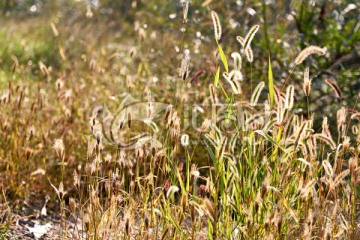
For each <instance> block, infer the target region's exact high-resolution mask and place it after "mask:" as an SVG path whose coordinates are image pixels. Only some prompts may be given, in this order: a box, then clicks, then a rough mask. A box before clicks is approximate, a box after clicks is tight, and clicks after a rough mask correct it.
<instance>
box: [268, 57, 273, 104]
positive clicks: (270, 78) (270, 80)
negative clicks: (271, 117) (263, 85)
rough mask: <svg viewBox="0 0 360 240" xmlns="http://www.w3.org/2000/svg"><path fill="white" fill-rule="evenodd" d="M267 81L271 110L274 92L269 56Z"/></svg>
mask: <svg viewBox="0 0 360 240" xmlns="http://www.w3.org/2000/svg"><path fill="white" fill-rule="evenodd" d="M268 79H269V95H270V107H271V108H273V106H274V95H275V91H274V78H273V73H272V68H271V61H270V56H269V70H268Z"/></svg>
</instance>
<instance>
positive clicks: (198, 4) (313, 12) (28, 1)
mask: <svg viewBox="0 0 360 240" xmlns="http://www.w3.org/2000/svg"><path fill="white" fill-rule="evenodd" d="M1 4H2V8H1V9H2V10H3V13H4V14H5V15H6V14H9V13H10V14H11V15H12V16H13V17H15V18H17V17H19V18H20V17H22V16H27V17H36V16H38V15H44V14H46V15H49V16H55V15H58V14H59V13H61V14H63V15H68V16H69V18H68V19H65V21H67V22H65V23H62V24H64V25H66V24H67V25H71V24H73V22H74V21H87V20H86V18H85V12H86V8H87V6H88V8H90V9H91V11H93V13H94V17H93V19H92V21H93V22H103V23H105V24H106V23H107V22H114V24H112V25H110V24H109V29H107V31H108V32H107V33H108V34H111V31H114V32H115V31H116V30H115V29H122V30H124V28H126V27H125V25H126V24H128V25H133V24H134V23H138V24H140V25H141V26H146V30H147V31H148V32H151V31H155V32H157V33H158V35H160V36H164V38H167V37H168V36H169V35H172V37H173V39H174V41H175V43H174V44H175V45H178V46H181V47H183V48H188V49H189V50H191V51H193V52H194V51H195V49H196V48H198V49H199V53H197V54H196V56H197V57H194V58H193V59H192V63H193V66H192V70H193V71H196V70H198V69H209V61H204V60H205V59H206V58H212V57H213V55H211V54H208V53H209V49H210V50H212V51H215V50H216V48H214V47H213V46H214V41H213V37H212V32H213V29H212V22H211V18H210V14H209V12H210V10H216V11H217V12H218V14H219V16H220V18H221V22H222V24H223V32H224V33H223V38H222V39H221V42H220V44H221V45H222V46H223V49H224V51H225V54H227V55H228V56H229V55H230V54H231V52H233V51H238V50H239V49H240V46H239V44H238V43H237V42H236V40H235V37H236V36H237V35H241V36H244V35H245V34H246V32H247V31H248V30H249V28H250V27H251V26H253V25H254V24H260V26H261V28H260V31H259V32H258V34H257V37H256V38H255V39H254V42H253V45H254V49H253V50H254V52H255V54H254V56H255V62H254V63H253V64H252V66H250V64H247V63H246V65H245V66H244V74H245V75H249V74H250V72H251V74H253V78H254V79H256V81H255V83H254V84H256V83H257V82H260V81H266V76H267V59H268V57H269V55H271V59H272V61H273V63H272V65H273V71H274V80H275V85H276V86H277V87H278V88H279V87H281V86H282V84H283V82H284V81H285V79H286V77H287V75H286V72H287V73H289V72H290V70H291V68H292V64H293V61H294V59H295V57H296V55H297V54H298V53H299V52H300V51H301V49H304V48H305V47H306V46H309V45H317V46H321V47H326V48H327V49H328V54H327V55H326V56H325V57H322V58H319V57H312V58H309V59H307V60H306V62H305V63H304V64H302V65H301V66H298V67H296V68H295V71H294V74H293V77H292V79H291V82H290V83H292V84H301V83H302V78H303V74H302V72H303V69H304V68H305V66H309V67H310V75H311V78H312V79H313V89H312V96H313V97H314V98H317V99H319V101H317V102H314V103H313V104H312V106H311V109H312V111H316V110H317V109H323V111H325V112H328V113H332V112H333V109H330V106H331V104H330V103H331V102H333V101H338V102H340V101H342V102H343V103H344V104H347V105H348V106H349V107H350V108H352V107H353V106H354V104H355V99H356V95H357V94H358V93H359V91H360V81H359V78H360V71H359V62H360V58H359V55H360V54H359V52H360V45H359V42H360V31H359V20H360V19H359V14H358V13H359V3H358V2H357V1H352V0H346V1H338V0H321V1H301V0H294V1H285V0H282V1H265V0H250V1H200V0H192V1H190V9H189V14H188V19H189V20H188V22H187V24H183V22H182V3H181V1H167V0H152V1H145V0H122V1H110V0H103V1H97V0H86V1H48V0H5V1H2V2H1ZM32 5H36V6H38V11H36V12H33V13H31V12H30V10H29V9H30V7H31V6H32ZM79 14H80V16H81V17H82V18H81V17H77V18H75V19H76V20H74V16H78V15H79ZM170 16H171V17H170ZM81 19H82V20H81ZM125 23H126V24H125ZM182 28H184V29H185V33H184V34H183V33H182V31H181V29H182ZM48 29H49V26H48V23H46V26H45V27H43V28H42V27H40V28H38V29H36V32H37V33H36V34H35V36H36V38H37V39H38V40H39V41H37V42H35V43H32V45H31V44H30V46H29V47H28V50H27V51H23V49H21V41H23V40H22V39H18V38H17V37H16V34H15V35H14V39H15V41H10V39H9V38H8V37H6V35H7V33H6V31H7V30H6V29H4V28H3V29H2V30H1V31H0V35H1V36H2V38H1V39H2V40H0V42H2V46H4V45H7V44H6V43H9V47H7V48H2V49H1V50H0V53H1V58H2V60H3V61H5V62H6V59H9V56H10V55H11V54H13V55H16V56H17V57H18V58H19V59H21V60H26V59H29V58H30V57H31V59H32V61H33V62H38V61H40V60H43V61H51V62H52V65H53V66H54V67H59V66H57V62H58V59H59V56H58V54H57V52H58V50H57V49H56V45H57V43H56V40H53V39H52V40H50V41H48V40H47V38H46V34H48V33H47V32H46V30H48ZM131 31H132V33H131ZM131 31H130V29H128V30H127V31H125V32H124V31H123V34H124V37H125V36H129V37H130V36H131V35H134V32H133V30H132V29H131ZM199 33H200V34H201V37H199V36H197V34H199ZM32 37H34V36H32ZM41 39H43V40H44V41H41ZM163 40H164V39H162V40H161V41H163ZM176 41H177V43H176ZM167 44H169V43H167ZM163 45H164V44H162V43H159V44H158V45H153V48H157V47H158V48H159V49H158V50H159V51H161V48H163V47H164V46H163ZM149 47H150V46H149ZM74 51H76V50H74ZM202 53H203V54H206V55H207V56H204V55H201V54H202ZM162 54H163V53H161V55H162ZM198 56H201V57H198ZM155 60H156V61H162V60H161V59H160V57H157V58H153V59H151V61H155ZM167 60H169V59H167ZM142 61H144V59H142ZM163 61H164V60H163ZM9 64H10V63H9ZM157 66H161V67H160V68H158V69H154V70H155V71H158V72H159V73H166V74H169V73H171V72H173V71H174V70H173V67H174V66H173V65H171V64H164V65H161V64H160V63H158V64H157ZM154 68H156V66H155V65H154ZM251 68H256V69H257V71H251ZM211 69H212V67H210V70H211ZM325 79H332V80H334V81H335V82H336V83H337V84H338V85H339V87H340V88H341V89H342V91H343V96H344V97H343V99H341V100H340V99H336V98H335V97H334V96H335V95H334V93H333V91H332V90H331V89H330V87H329V86H327V85H326V84H324V80H325ZM244 88H245V89H246V88H247V86H246V85H245V86H244ZM297 89H301V87H300V88H297ZM297 95H298V96H299V98H298V101H297V102H298V104H305V98H304V97H303V94H302V93H298V94H297ZM329 95H330V96H331V97H329ZM355 107H356V106H355ZM304 114H305V113H304Z"/></svg>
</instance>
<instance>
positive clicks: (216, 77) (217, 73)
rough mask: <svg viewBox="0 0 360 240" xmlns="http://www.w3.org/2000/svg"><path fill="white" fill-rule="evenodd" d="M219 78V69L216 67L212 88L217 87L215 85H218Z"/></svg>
mask: <svg viewBox="0 0 360 240" xmlns="http://www.w3.org/2000/svg"><path fill="white" fill-rule="evenodd" d="M219 78H220V67H218V68H217V70H216V74H215V80H214V87H217V85H219Z"/></svg>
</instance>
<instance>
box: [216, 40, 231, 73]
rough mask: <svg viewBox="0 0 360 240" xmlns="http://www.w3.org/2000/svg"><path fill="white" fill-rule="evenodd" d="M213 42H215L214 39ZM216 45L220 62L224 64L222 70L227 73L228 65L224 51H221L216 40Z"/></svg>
mask: <svg viewBox="0 0 360 240" xmlns="http://www.w3.org/2000/svg"><path fill="white" fill-rule="evenodd" d="M215 40H216V39H215ZM216 44H217V46H218V48H219V53H220V57H221V61H222V63H223V64H224V68H225V70H226V72H229V65H228V62H227V59H226V56H225V53H224V51H223V50H222V48H221V46H220V44H219V42H218V41H217V40H216Z"/></svg>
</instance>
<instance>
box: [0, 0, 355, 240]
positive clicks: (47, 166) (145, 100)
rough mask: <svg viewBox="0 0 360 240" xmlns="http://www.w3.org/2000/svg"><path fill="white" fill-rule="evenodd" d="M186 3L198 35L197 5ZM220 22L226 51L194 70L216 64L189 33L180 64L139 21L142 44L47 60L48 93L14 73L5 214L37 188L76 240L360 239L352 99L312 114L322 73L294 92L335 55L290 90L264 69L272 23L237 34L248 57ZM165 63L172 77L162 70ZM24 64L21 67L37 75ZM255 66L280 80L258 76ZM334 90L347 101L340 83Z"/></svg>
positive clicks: (218, 33)
mask: <svg viewBox="0 0 360 240" xmlns="http://www.w3.org/2000/svg"><path fill="white" fill-rule="evenodd" d="M181 6H182V10H183V14H182V16H181V20H182V21H180V22H181V23H180V24H181V27H182V28H183V29H185V30H184V31H186V24H187V23H188V22H190V20H189V19H190V17H188V15H191V4H190V2H189V1H181ZM135 7H136V6H135ZM87 10H88V11H91V8H90V7H89V6H88V9H87ZM88 15H89V14H88ZM89 17H90V16H89ZM91 17H95V16H94V15H93V13H92V15H91ZM220 19H221V18H220V17H219V15H218V14H217V13H216V12H215V11H211V12H210V13H209V16H208V23H209V24H210V25H211V23H212V25H213V27H214V35H211V36H210V37H209V39H214V38H215V44H213V45H214V46H213V49H216V53H215V54H214V55H215V57H214V56H212V55H211V54H209V55H211V56H209V57H208V58H205V57H204V59H206V61H205V62H206V64H208V66H207V69H200V70H197V69H196V67H194V65H195V63H196V62H198V61H203V58H202V57H200V55H199V54H198V55H196V54H193V53H190V50H189V49H188V46H187V44H186V42H185V41H186V37H187V35H186V34H185V33H184V31H182V34H180V35H181V38H182V40H181V41H182V42H181V43H180V44H179V46H181V47H178V46H177V45H176V48H175V49H176V50H175V51H177V54H176V55H171V53H169V55H171V57H169V58H166V57H167V56H164V55H165V54H163V52H161V51H160V50H159V52H157V50H156V49H151V48H152V47H154V46H156V44H160V43H159V41H158V40H157V37H158V35H157V34H156V32H153V33H150V34H149V31H151V30H149V29H148V28H149V27H148V26H147V25H145V24H140V23H139V22H137V23H135V24H134V25H135V34H134V35H136V37H134V38H133V39H132V41H131V42H136V44H137V45H136V47H134V48H131V49H128V48H127V47H124V49H123V50H119V49H116V50H114V51H115V52H111V51H110V50H108V48H110V49H111V47H112V46H108V48H106V47H105V48H102V49H101V51H100V52H101V53H98V52H92V51H91V50H88V51H89V52H88V53H87V55H86V54H82V53H81V54H80V58H81V59H82V62H81V63H78V65H76V66H75V67H76V69H75V70H71V71H70V70H69V69H67V70H68V72H66V71H64V72H61V73H63V74H60V73H59V74H58V75H56V73H57V72H55V73H54V72H53V71H55V70H52V68H51V66H50V64H48V65H49V66H47V64H46V63H43V62H41V61H40V62H39V63H38V65H37V66H36V69H37V72H36V74H37V77H38V78H39V79H41V80H42V81H39V82H38V83H37V84H36V85H35V84H28V85H26V84H24V83H21V82H19V83H14V81H13V80H14V79H16V78H15V77H13V78H10V79H9V80H8V82H7V83H8V84H7V85H8V86H7V87H6V89H5V90H4V91H3V93H2V95H1V96H0V101H1V105H0V109H1V112H2V113H5V114H1V115H0V130H1V134H0V147H1V148H0V150H1V152H0V153H1V157H2V162H1V165H0V166H1V168H2V172H4V173H5V174H6V176H9V178H8V179H5V180H1V181H0V184H2V185H5V184H6V185H7V189H9V188H12V190H11V191H9V190H6V191H5V190H3V191H2V197H1V199H2V200H3V201H4V202H6V204H2V205H0V207H3V208H4V209H6V211H4V213H5V214H8V209H9V205H8V201H7V198H12V199H17V198H22V199H24V198H25V197H26V196H23V195H21V194H22V193H24V190H23V189H24V188H28V187H30V186H32V184H34V185H33V186H35V187H36V188H41V187H44V186H45V185H46V187H44V189H46V190H44V191H45V192H46V193H48V192H50V191H52V192H54V193H55V194H54V195H55V196H53V197H52V198H51V200H49V203H51V202H53V205H55V206H53V209H55V211H57V212H58V213H59V214H58V215H59V217H60V220H61V221H60V222H61V224H60V226H61V230H60V231H59V233H58V235H59V238H62V239H140V238H144V239H315V238H317V239H357V238H359V237H360V232H359V229H360V228H359V220H360V219H359V203H360V202H359V194H360V188H359V186H360V177H359V176H360V166H359V165H360V164H359V160H360V145H359V143H360V133H359V120H360V115H359V111H358V110H357V109H356V108H355V107H354V109H352V108H350V107H348V106H345V105H344V106H343V105H340V104H339V106H338V107H337V108H338V110H337V112H336V114H335V115H336V119H332V118H330V116H329V118H328V116H317V115H319V114H321V113H319V112H313V111H311V108H310V101H311V100H312V101H316V97H312V93H313V91H311V90H312V89H311V87H312V85H313V84H312V80H311V78H310V72H312V71H311V70H312V66H310V65H309V66H307V65H306V66H305V70H304V73H303V78H304V81H303V84H302V85H301V84H288V82H289V81H290V79H291V77H292V73H293V71H294V69H295V67H297V66H299V65H301V64H304V65H305V59H306V58H307V57H309V56H310V55H311V54H317V55H319V57H326V56H325V49H323V48H319V47H315V46H310V47H307V48H305V49H304V50H302V51H301V52H300V54H299V55H298V56H297V57H294V58H295V60H294V62H292V60H291V62H292V63H294V65H293V66H291V67H292V70H290V73H289V74H285V76H286V77H287V78H286V80H285V81H284V83H282V82H280V81H277V76H278V73H274V74H273V72H272V67H271V66H272V63H271V59H270V57H269V62H268V66H266V67H264V66H262V65H260V66H259V65H258V64H255V60H256V53H257V52H258V51H256V48H257V45H256V38H257V35H256V33H257V32H258V30H259V28H260V26H259V25H254V26H253V27H251V28H250V30H249V31H248V33H247V34H246V35H245V37H244V38H243V37H241V36H237V37H234V39H233V40H234V42H235V41H236V40H237V41H238V42H239V43H240V45H241V49H240V51H239V50H237V49H238V46H236V45H235V46H232V45H229V44H228V45H227V44H226V43H227V42H226V41H224V39H222V37H224V33H226V29H225V28H224V29H223V28H222V24H221V21H220ZM49 27H50V28H49V29H52V31H54V27H53V25H50V26H49ZM57 32H58V34H56V35H57V36H56V37H58V36H60V35H61V28H59V29H57ZM220 40H222V41H223V42H222V43H221V45H220V43H219V42H220ZM254 40H255V41H254ZM59 41H60V40H59ZM162 44H163V45H160V46H161V47H163V48H164V49H165V50H166V51H167V50H169V49H168V48H165V47H169V46H168V45H166V44H167V43H162ZM94 46H96V43H93V45H92V47H94ZM119 48H120V47H119ZM154 48H155V47H154ZM89 49H91V47H89ZM171 49H173V46H172V45H171ZM165 50H164V51H165ZM206 50H207V51H208V49H206ZM69 51H70V49H67V52H69ZM124 52H125V53H124ZM169 52H170V50H169ZM110 53H111V54H110ZM207 53H208V52H206V54H207ZM59 54H60V53H59ZM73 54H74V55H76V53H73ZM190 54H191V58H190ZM68 55H69V56H70V57H71V56H72V54H68ZM76 56H77V55H76ZM229 57H231V58H233V64H228V58H229ZM116 58H118V59H120V60H119V61H124V62H121V63H117V62H116V61H115V60H114V59H116ZM198 58H200V59H198ZM14 59H15V58H14ZM89 59H90V60H89ZM164 59H165V60H164ZM168 59H175V60H173V61H170V60H169V62H168V61H167V60H168ZM242 59H247V62H244V61H242ZM155 60H158V61H155ZM190 60H191V61H190ZM62 61H66V59H63V60H62ZM152 62H155V63H156V64H153V63H152ZM157 64H159V65H160V67H158V68H159V69H160V70H164V69H165V66H166V67H169V65H170V67H169V69H170V70H169V72H170V73H166V74H164V76H162V75H161V76H160V74H159V73H158V72H156V71H155V70H156V69H158V68H157ZM245 64H250V73H249V72H246V70H247V68H245V67H244V66H243V65H245ZM19 65H21V62H20V63H18V62H17V61H14V66H13V70H12V71H13V72H14V73H15V72H16V71H18V73H20V74H21V73H23V71H25V70H24V69H26V67H25V66H23V65H22V66H21V67H20V68H19ZM262 67H264V69H265V70H264V69H262ZM78 70H79V71H78ZM160 70H159V71H160ZM166 70H168V69H167V68H166ZM253 71H254V72H255V71H259V72H265V73H266V71H268V74H265V75H264V76H262V75H260V79H255V78H254V79H253ZM283 71H284V72H288V69H283ZM79 72H80V73H79ZM164 72H166V71H165V70H164ZM193 72H194V73H193ZM208 73H210V74H208ZM119 75H120V76H119ZM203 75H205V76H204V77H202V76H203ZM14 76H15V75H14ZM256 76H257V75H256ZM159 82H160V84H159ZM179 82H180V83H179ZM253 83H256V85H254V86H255V88H254V89H253V87H252V85H253ZM320 84H321V85H322V84H327V85H328V86H330V87H331V89H332V90H333V91H335V93H336V96H337V97H339V98H341V97H342V95H341V90H340V88H339V87H338V86H337V84H336V83H335V81H332V80H330V79H329V80H327V81H326V82H325V83H320ZM248 85H250V87H249V86H248ZM179 86H181V87H179ZM249 89H250V91H249ZM119 92H120V93H119ZM132 96H135V97H137V98H139V99H140V100H136V99H135V98H132ZM301 98H304V99H305V98H306V99H307V102H306V106H307V114H305V113H303V111H300V110H301V109H300V108H301V105H300V103H299V101H298V99H301ZM104 99H106V101H105V100H104ZM219 108H220V110H218V109H219ZM214 109H216V111H215V112H214ZM198 113H201V114H202V115H200V117H199V115H196V114H198ZM317 117H321V118H322V119H323V122H322V124H320V125H321V127H319V128H317V127H316V124H317V123H316V121H315V119H316V118H317ZM84 133H85V134H84ZM25 163H26V164H25ZM17 173H25V174H24V176H25V175H26V176H30V177H29V179H27V180H26V181H24V178H23V176H21V175H18V174H17ZM44 182H46V184H45V183H44ZM2 185H0V186H1V187H2ZM35 187H34V188H35ZM0 189H3V188H0ZM4 189H5V188H4ZM37 190H38V191H39V192H41V189H40V190H39V189H37ZM47 202H48V200H46V201H45V204H46V203H47ZM14 205H15V204H14ZM14 208H15V207H14ZM5 214H2V215H1V219H0V220H1V221H0V229H1V227H2V225H4V226H5V224H3V222H5V220H6V219H9V217H8V215H6V216H5ZM3 219H5V220H3ZM12 220H13V219H11V220H6V221H7V223H8V222H11V221H12ZM6 226H7V225H6Z"/></svg>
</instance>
